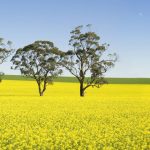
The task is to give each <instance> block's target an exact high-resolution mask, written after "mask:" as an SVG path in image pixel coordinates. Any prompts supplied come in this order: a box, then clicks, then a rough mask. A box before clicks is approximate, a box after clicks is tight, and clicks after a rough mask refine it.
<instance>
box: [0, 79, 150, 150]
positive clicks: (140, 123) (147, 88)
mask: <svg viewBox="0 0 150 150" xmlns="http://www.w3.org/2000/svg"><path fill="white" fill-rule="evenodd" d="M97 149H98V150H149V149H150V85H144V84H142V85H139V84H135V85H133V84H112V85H111V84H108V85H104V86H102V87H101V88H100V89H97V88H90V89H88V90H87V91H86V94H85V97H84V98H80V97H79V84H77V83H54V85H49V86H48V89H47V91H46V93H45V95H44V96H43V97H39V95H38V90H37V86H36V83H35V82H34V81H7V80H4V81H3V82H2V83H0V150H97Z"/></svg>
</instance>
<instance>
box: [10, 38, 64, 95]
mask: <svg viewBox="0 0 150 150" xmlns="http://www.w3.org/2000/svg"><path fill="white" fill-rule="evenodd" d="M58 53H59V49H58V48H57V47H55V46H54V44H53V43H52V42H50V41H35V42H34V43H32V44H29V45H27V46H25V47H24V48H19V49H18V50H17V51H16V53H15V55H14V56H13V57H12V59H11V61H12V63H13V66H12V68H13V69H19V70H20V71H21V74H22V75H25V76H28V77H31V78H33V79H35V81H36V83H37V85H38V91H39V95H40V96H43V94H44V92H45V90H46V88H47V85H48V84H51V83H52V82H53V79H54V78H56V77H57V76H58V75H60V74H61V73H62V70H61V69H60V66H59V63H60V60H61V58H60V56H59V55H58Z"/></svg>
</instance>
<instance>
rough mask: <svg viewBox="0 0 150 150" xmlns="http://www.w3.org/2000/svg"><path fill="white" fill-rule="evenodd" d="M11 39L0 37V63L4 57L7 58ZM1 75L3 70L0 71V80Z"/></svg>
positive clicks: (10, 50)
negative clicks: (5, 39) (6, 39)
mask: <svg viewBox="0 0 150 150" xmlns="http://www.w3.org/2000/svg"><path fill="white" fill-rule="evenodd" d="M11 44H12V42H11V41H6V42H5V41H4V39H3V38H0V64H2V63H3V62H5V60H6V58H8V57H9V56H10V54H11V52H12V49H11ZM2 75H4V73H3V72H0V82H1V81H2V78H1V77H2Z"/></svg>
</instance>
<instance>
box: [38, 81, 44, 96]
mask: <svg viewBox="0 0 150 150" xmlns="http://www.w3.org/2000/svg"><path fill="white" fill-rule="evenodd" d="M38 88H39V94H40V96H43V91H42V90H41V84H40V83H38Z"/></svg>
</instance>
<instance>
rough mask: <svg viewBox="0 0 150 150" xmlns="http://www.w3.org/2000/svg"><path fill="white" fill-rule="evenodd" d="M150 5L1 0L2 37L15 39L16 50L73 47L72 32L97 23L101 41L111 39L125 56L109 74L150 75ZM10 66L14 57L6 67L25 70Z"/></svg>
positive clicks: (127, 0)
mask: <svg viewBox="0 0 150 150" xmlns="http://www.w3.org/2000/svg"><path fill="white" fill-rule="evenodd" d="M149 7H150V1H149V0H63V1H62V0H24V1H20V0H13V1H10V0H0V19H1V22H0V37H3V38H5V39H8V40H11V41H13V46H14V47H15V48H19V47H23V46H25V45H26V44H29V43H32V42H34V41H35V40H50V41H53V42H54V43H55V45H56V46H57V47H59V48H60V49H62V50H67V49H68V40H69V37H70V34H69V33H70V31H71V30H72V29H73V28H74V27H76V26H78V25H86V24H92V25H93V26H92V29H93V31H95V32H96V33H97V34H98V35H100V37H101V43H105V42H107V43H109V44H110V48H109V52H110V53H113V52H116V53H117V54H118V55H119V60H118V62H117V63H116V66H115V67H114V68H113V69H111V70H110V71H108V73H107V74H106V76H109V77H150V67H149V64H150V58H149V56H150V45H149V44H150V17H149V16H150V9H149ZM10 66H11V63H10V62H9V60H8V61H7V62H6V63H4V64H3V65H1V66H0V71H3V72H4V73H5V74H19V71H13V70H11V69H10ZM64 75H69V74H68V73H67V72H65V73H64Z"/></svg>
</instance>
